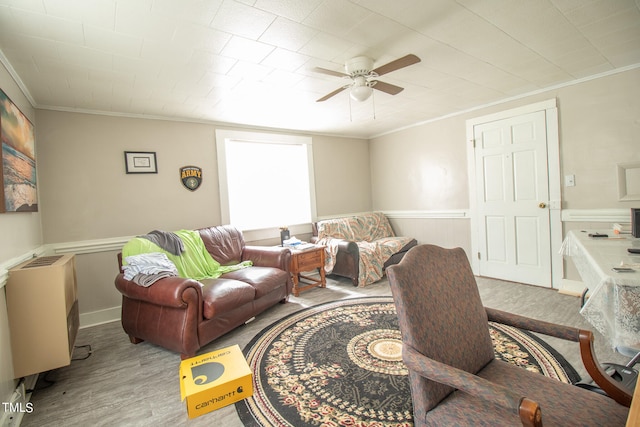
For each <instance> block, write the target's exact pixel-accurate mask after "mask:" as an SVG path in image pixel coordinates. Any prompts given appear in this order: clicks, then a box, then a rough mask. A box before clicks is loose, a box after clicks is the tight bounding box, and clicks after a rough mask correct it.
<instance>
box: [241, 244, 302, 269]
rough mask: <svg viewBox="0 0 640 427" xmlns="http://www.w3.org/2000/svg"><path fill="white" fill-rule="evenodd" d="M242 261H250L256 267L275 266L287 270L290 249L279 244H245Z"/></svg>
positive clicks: (289, 260)
mask: <svg viewBox="0 0 640 427" xmlns="http://www.w3.org/2000/svg"><path fill="white" fill-rule="evenodd" d="M242 261H251V262H253V265H255V266H258V267H275V268H279V269H281V270H284V271H287V272H288V271H289V265H290V262H291V251H289V249H288V248H283V247H279V246H245V247H244V250H243V251H242Z"/></svg>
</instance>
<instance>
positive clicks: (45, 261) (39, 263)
mask: <svg viewBox="0 0 640 427" xmlns="http://www.w3.org/2000/svg"><path fill="white" fill-rule="evenodd" d="M60 258H62V255H55V256H43V257H39V258H36V259H34V260H33V261H31V262H30V263H29V264H25V265H23V266H22V269H25V268H33V267H48V266H50V265H51V264H53V263H55V262H56V261H58V260H59V259H60Z"/></svg>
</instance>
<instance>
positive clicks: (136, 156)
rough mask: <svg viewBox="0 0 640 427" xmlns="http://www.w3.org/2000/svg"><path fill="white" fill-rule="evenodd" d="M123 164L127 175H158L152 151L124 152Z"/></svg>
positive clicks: (154, 154)
mask: <svg viewBox="0 0 640 427" xmlns="http://www.w3.org/2000/svg"><path fill="white" fill-rule="evenodd" d="M124 164H125V168H126V170H127V173H158V166H157V164H156V153H155V152H154V151H125V152H124Z"/></svg>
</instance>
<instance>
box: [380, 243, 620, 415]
mask: <svg viewBox="0 0 640 427" xmlns="http://www.w3.org/2000/svg"><path fill="white" fill-rule="evenodd" d="M387 275H388V277H389V283H390V285H391V291H392V294H393V299H394V302H395V305H396V309H397V313H398V320H399V325H400V330H401V332H402V342H403V360H404V362H405V364H406V365H407V367H408V368H409V380H410V384H411V395H412V399H413V411H414V422H415V425H416V426H426V425H431V426H450V425H473V426H507V425H520V424H521V425H525V426H541V425H542V421H544V423H545V425H548V426H549V425H553V426H569V425H581V426H591V425H593V426H603V425H607V426H617V425H621V426H623V425H624V424H625V420H626V418H627V414H628V406H629V404H630V402H631V395H632V393H631V390H628V389H624V388H622V387H621V386H619V385H618V384H617V383H616V382H615V381H614V380H612V379H611V378H610V377H608V376H607V375H606V374H605V372H604V371H603V370H602V368H601V367H600V365H599V364H598V362H597V361H596V360H595V357H594V354H593V335H592V333H591V332H590V331H586V330H579V329H576V328H571V327H565V326H560V325H555V324H551V323H548V322H542V321H538V320H535V319H530V318H525V317H522V316H518V315H514V314H509V313H505V312H502V311H498V310H493V309H490V308H485V307H484V306H483V305H482V301H481V299H480V293H479V291H478V287H477V284H476V281H475V277H474V276H473V272H472V271H471V267H470V265H469V261H468V259H467V256H466V255H465V253H464V251H463V250H462V249H460V248H456V249H444V248H440V247H437V246H432V245H419V246H416V247H415V248H413V249H411V250H410V251H409V252H408V253H407V254H406V255H405V257H404V258H403V260H402V261H401V262H400V263H399V264H398V265H395V266H391V267H389V268H388V269H387ZM488 321H493V322H499V323H505V324H508V325H512V326H515V327H518V328H521V329H527V330H530V331H533V332H538V333H542V334H546V335H551V336H555V337H558V338H563V339H567V340H571V341H576V342H579V343H580V350H581V354H582V360H583V362H584V364H585V368H586V370H587V372H588V373H589V375H590V376H591V377H592V379H593V380H594V381H595V382H596V383H597V384H598V385H599V386H600V387H601V388H602V389H603V390H604V391H606V392H607V393H608V395H609V396H611V397H612V398H613V399H611V398H609V397H607V396H603V395H601V394H598V393H594V392H591V391H588V390H585V389H582V388H579V387H576V386H573V385H570V384H565V383H562V382H559V381H556V380H554V379H550V378H547V377H545V376H543V375H540V374H537V373H532V372H529V371H527V370H525V369H522V368H520V367H517V366H514V365H511V364H509V363H505V362H502V361H501V360H498V359H495V356H494V350H493V344H492V341H491V337H490V335H489V327H488ZM614 399H615V400H614Z"/></svg>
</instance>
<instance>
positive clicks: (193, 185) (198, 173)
mask: <svg viewBox="0 0 640 427" xmlns="http://www.w3.org/2000/svg"><path fill="white" fill-rule="evenodd" d="M180 180H181V181H182V185H184V186H185V188H186V189H187V190H190V191H196V190H197V189H198V187H200V184H202V169H201V168H199V167H197V166H183V167H181V168H180Z"/></svg>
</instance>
